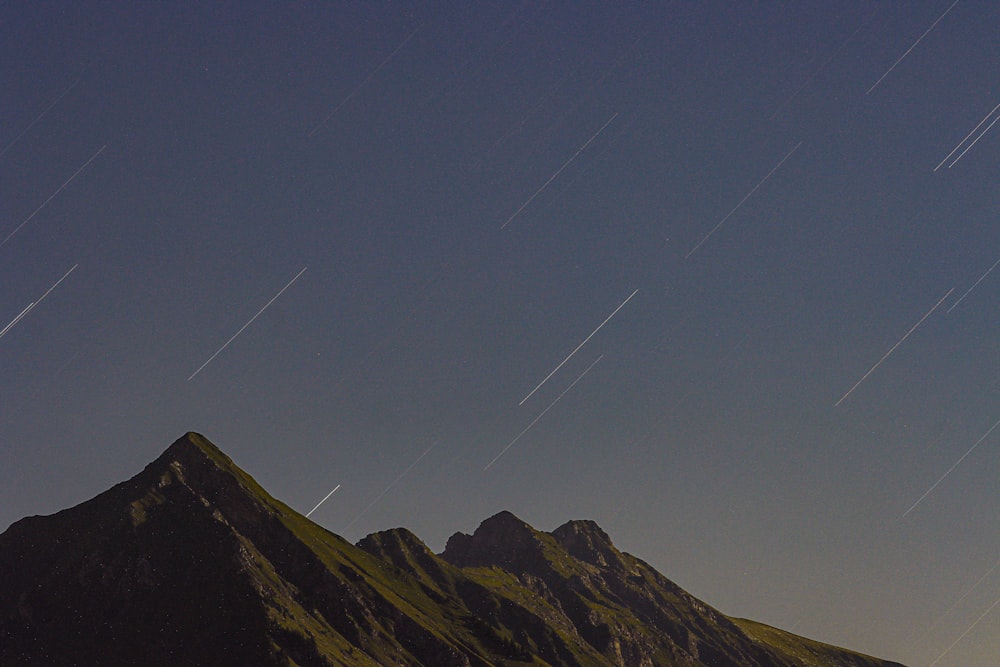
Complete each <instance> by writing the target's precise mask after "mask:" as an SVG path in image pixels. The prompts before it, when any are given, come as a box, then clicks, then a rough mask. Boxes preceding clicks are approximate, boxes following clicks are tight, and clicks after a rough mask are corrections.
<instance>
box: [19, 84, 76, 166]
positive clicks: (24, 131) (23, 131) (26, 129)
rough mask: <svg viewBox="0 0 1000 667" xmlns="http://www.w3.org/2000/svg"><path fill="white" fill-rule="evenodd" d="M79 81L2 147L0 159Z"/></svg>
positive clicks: (74, 85) (71, 85) (74, 86)
mask: <svg viewBox="0 0 1000 667" xmlns="http://www.w3.org/2000/svg"><path fill="white" fill-rule="evenodd" d="M80 80H81V79H79V78H78V79H77V80H76V81H74V82H73V83H71V84H70V85H69V87H68V88H66V89H65V90H64V91H62V93H60V94H59V97H57V98H56V99H55V100H53V102H52V103H51V104H50V105H49V106H47V107H45V109H44V110H42V113H40V114H38V115H37V116H35V119H34V120H33V121H31V122H30V123H28V126H27V127H26V128H24V129H23V130H21V132H20V133H19V134H18V135H17V136H16V137H14V138H13V139H12V140H11V142H10V143H9V144H7V145H6V146H4V147H3V150H0V157H3V154H4V153H6V152H7V151H8V150H10V149H11V147H13V146H14V144H16V143H17V142H18V141H20V140H21V137H23V136H24V135H25V134H27V133H28V130H30V129H31V128H33V127H34V126H35V124H36V123H37V122H38V121H40V120H41V119H42V118H43V117H44V116H45V114H47V113H48V112H50V111H52V107H54V106H55V105H57V104H59V102H60V101H61V100H62V98H64V97H66V95H68V94H69V91H71V90H73V89H74V88H76V84H78V83H80Z"/></svg>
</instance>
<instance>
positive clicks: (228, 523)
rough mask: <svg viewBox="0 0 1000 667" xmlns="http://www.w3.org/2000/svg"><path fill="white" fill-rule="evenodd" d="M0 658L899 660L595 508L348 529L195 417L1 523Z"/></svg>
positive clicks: (109, 661)
mask: <svg viewBox="0 0 1000 667" xmlns="http://www.w3.org/2000/svg"><path fill="white" fill-rule="evenodd" d="M0 572H2V573H3V574H4V577H3V579H4V581H3V583H0V664H2V665H47V666H59V665H97V664H100V665H136V664H142V665H209V664H211V665H300V666H303V667H304V666H306V665H409V666H416V665H426V666H428V667H431V666H432V667H439V666H440V667H446V666H451V665H454V666H469V667H471V666H473V665H476V666H487V665H496V666H500V665H511V666H513V665H581V666H582V665H628V666H633V665H634V666H654V665H685V666H688V665H691V666H693V665H713V666H718V667H727V666H731V667H746V666H759V667H791V666H793V665H796V666H801V665H824V666H830V667H838V666H844V667H848V666H849V667H890V666H896V667H899V666H898V665H897V663H891V662H887V661H884V660H879V659H876V658H872V657H870V656H865V655H861V654H858V653H854V652H851V651H847V650H844V649H839V648H836V647H832V646H828V645H825V644H821V643H819V642H814V641H811V640H808V639H805V638H802V637H798V636H796V635H792V634H790V633H787V632H783V631H781V630H778V629H776V628H771V627H769V626H766V625H763V624H759V623H754V622H752V621H746V620H742V619H729V618H727V617H726V616H724V615H723V614H721V613H719V612H718V611H716V610H714V609H712V608H711V607H710V606H708V605H706V604H705V603H703V602H701V601H699V600H697V599H696V598H694V597H692V596H691V595H689V594H688V593H686V592H685V591H683V590H681V589H680V588H679V587H678V586H676V585H675V584H673V583H672V582H671V581H669V580H668V579H667V578H666V577H664V576H663V575H661V574H660V573H658V572H657V571H656V570H654V569H653V568H652V567H650V566H649V565H647V564H646V563H644V562H643V561H641V560H639V559H638V558H635V557H633V556H630V555H628V554H626V553H622V552H621V551H619V550H618V549H616V548H615V546H614V545H613V544H612V543H611V540H610V539H609V538H608V536H607V535H606V534H605V533H604V531H602V530H601V529H600V528H599V527H598V526H597V525H596V524H594V523H593V522H590V521H571V522H569V523H566V524H564V525H563V526H560V527H559V528H557V529H556V530H554V531H552V532H551V533H545V532H542V531H538V530H535V529H534V528H532V527H531V526H529V525H528V524H526V523H524V522H523V521H521V520H520V519H518V518H517V517H515V516H514V515H512V514H510V513H509V512H501V513H500V514H497V515H496V516H493V517H491V518H489V519H487V520H486V521H484V522H483V523H482V524H481V525H480V526H479V528H478V529H477V530H476V531H475V533H474V534H473V535H465V534H462V533H457V534H455V535H454V536H453V537H452V538H451V539H450V540H449V541H448V544H447V546H446V548H445V551H444V553H443V554H441V555H435V554H434V553H432V552H431V551H430V549H428V548H427V546H426V545H424V544H423V542H421V541H420V540H419V539H418V538H417V537H416V536H415V535H413V534H412V533H410V532H409V531H407V530H405V529H402V528H399V529H395V530H389V531H383V532H380V533H375V534H373V535H369V536H368V537H366V538H364V539H363V540H361V541H360V542H359V543H358V544H357V545H356V546H355V545H352V544H350V543H349V542H347V541H346V540H344V539H343V538H341V537H338V536H337V535H334V534H333V533H331V532H329V531H327V530H324V529H323V528H321V527H319V526H317V525H316V524H314V523H313V522H311V521H309V520H308V519H306V518H305V517H304V516H302V515H301V514H299V513H298V512H296V511H294V510H292V509H291V508H289V507H287V506H286V505H284V504H283V503H281V502H279V501H277V500H275V499H274V498H272V497H271V496H270V495H268V494H267V492H266V491H264V489H262V488H261V487H260V486H259V485H258V484H257V483H256V482H255V481H254V480H253V478H251V477H250V476H249V475H247V474H246V473H245V472H243V471H242V470H241V469H240V468H238V467H237V466H236V465H235V464H234V463H233V462H232V461H231V460H230V459H229V458H228V457H227V456H226V455H225V454H223V453H222V452H221V451H219V450H218V449H217V448H216V447H215V446H214V445H212V444H211V443H210V442H208V440H206V439H205V438H204V437H202V436H200V435H197V434H195V433H188V434H187V435H185V436H184V437H183V438H181V439H179V440H178V441H177V442H175V443H174V444H173V445H171V446H170V448H169V449H167V450H166V451H165V452H164V453H163V454H162V455H161V456H160V457H159V458H158V459H156V460H155V461H154V462H153V463H151V464H149V465H148V466H147V467H146V469H145V470H143V471H142V472H141V473H139V474H138V475H136V476H135V477H133V478H132V479H130V480H129V481H127V482H123V483H122V484H119V485H117V486H115V487H113V488H111V489H109V490H108V491H106V492H104V493H102V494H100V495H99V496H97V497H96V498H93V499H92V500H89V501H87V502H85V503H82V504H80V505H78V506H76V507H73V508H71V509H67V510H63V511H62V512H58V513H57V514H54V515H52V516H47V517H29V518H25V519H22V520H20V521H18V522H16V523H14V524H13V525H12V526H11V527H10V528H9V529H8V530H7V531H6V532H4V533H3V534H2V535H0Z"/></svg>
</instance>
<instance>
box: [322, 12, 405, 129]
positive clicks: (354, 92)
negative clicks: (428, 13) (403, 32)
mask: <svg viewBox="0 0 1000 667" xmlns="http://www.w3.org/2000/svg"><path fill="white" fill-rule="evenodd" d="M422 27H423V26H417V28H416V30H414V31H413V32H411V33H410V34H409V35H407V37H406V39H404V40H403V41H402V42H400V43H399V46H397V47H396V48H395V49H393V51H392V53H390V54H389V55H387V56H386V57H385V58H384V59H383V60H382V62H380V63H379V64H378V65H377V66H376V67H375V69H373V70H372V71H371V72H368V76H366V77H365V78H364V80H363V81H362V82H361V83H359V84H358V85H357V86H355V87H354V90H352V91H351V92H350V93H348V94H347V97H345V98H344V99H342V100H341V101H340V104H338V105H337V106H335V107H334V108H333V111H331V112H330V113H328V114H327V115H326V117H324V118H323V120H321V121H320V122H319V123H318V124H317V125H316V127H314V128H313V129H312V130H310V131H309V136H310V137H312V136H313V135H315V134H316V133H317V132H319V131H320V129H321V128H322V127H323V126H324V125H326V123H327V121H329V120H330V119H331V118H333V117H334V116H336V115H337V112H338V111H340V110H341V109H342V108H343V107H344V105H345V104H347V103H348V102H350V101H351V100H352V99H353V98H354V96H355V95H357V94H358V91H360V90H361V89H362V88H364V87H365V84H366V83H368V82H369V81H371V79H372V77H373V76H375V75H376V74H378V73H379V71H381V69H382V68H383V67H385V66H386V65H388V64H389V61H390V60H392V59H393V57H394V56H395V55H396V54H397V53H399V52H400V50H402V48H403V47H404V46H406V44H407V43H408V42H409V41H410V40H411V39H413V36H414V35H416V34H417V33H418V32H420V28H422Z"/></svg>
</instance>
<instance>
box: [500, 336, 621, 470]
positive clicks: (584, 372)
mask: <svg viewBox="0 0 1000 667" xmlns="http://www.w3.org/2000/svg"><path fill="white" fill-rule="evenodd" d="M603 358H604V355H603V354H602V355H601V356H599V357H597V359H595V360H594V363H592V364H590V365H589V366H587V369H586V370H584V371H583V372H582V373H580V375H578V376H577V378H576V379H575V380H573V382H572V383H571V384H570V385H569V386H568V387H566V388H565V389H563V392H562V393H561V394H559V395H558V396H556V400H554V401H552V402H551V403H549V404H548V406H547V407H546V408H545V409H544V410H542V411H541V412H539V413H538V416H537V417H535V418H534V419H532V420H531V423H530V424H528V425H527V426H525V427H524V430H523V431H521V432H520V433H518V434H517V435H516V436H514V439H513V440H511V441H510V442H508V443H507V446H506V447H504V448H503V449H501V450H500V453H499V454H497V455H496V457H494V459H493V460H492V461H490V462H489V463H487V464H486V467H485V468H483V470H489V469H490V468H491V467H492V466H493V464H494V463H496V462H497V461H499V460H500V457H501V456H503V455H504V454H506V453H507V450H508V449H510V448H511V447H513V446H514V443H515V442H517V441H518V440H520V439H521V436H523V435H524V434H525V433H527V432H528V431H530V430H531V427H532V426H534V425H535V424H537V423H538V420H539V419H541V418H542V417H544V416H545V413H546V412H548V411H549V410H551V409H552V408H553V407H554V406H555V404H556V403H558V402H559V399H561V398H562V397H563V396H565V395H566V394H567V393H568V392H569V390H570V389H572V388H573V387H575V386H576V383H577V382H579V381H580V380H582V379H583V376H584V375H586V374H587V373H589V372H590V369H591V368H593V367H594V366H596V365H597V362H598V361H600V360H601V359H603Z"/></svg>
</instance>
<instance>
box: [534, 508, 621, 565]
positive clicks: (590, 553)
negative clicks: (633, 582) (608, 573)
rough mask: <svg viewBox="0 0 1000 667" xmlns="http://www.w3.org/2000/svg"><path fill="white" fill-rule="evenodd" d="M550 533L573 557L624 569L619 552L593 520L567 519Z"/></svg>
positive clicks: (592, 563)
mask: <svg viewBox="0 0 1000 667" xmlns="http://www.w3.org/2000/svg"><path fill="white" fill-rule="evenodd" d="M551 534H552V536H553V537H554V538H556V541H557V542H558V543H559V544H560V545H561V546H562V548H564V549H565V550H566V551H568V552H569V554H570V555H571V556H573V557H574V558H578V559H580V560H582V561H583V562H585V563H590V564H591V565H596V566H597V567H601V568H610V569H615V570H624V569H626V567H625V562H624V560H623V559H622V554H621V552H620V551H618V549H617V548H615V545H614V544H612V543H611V538H610V537H608V534H607V533H605V532H604V531H603V530H602V529H601V527H600V526H598V525H597V524H596V523H595V522H593V521H590V520H586V519H584V520H576V521H567V522H566V523H564V524H563V525H561V526H559V527H558V528H556V529H555V530H553V531H552V533H551Z"/></svg>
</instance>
